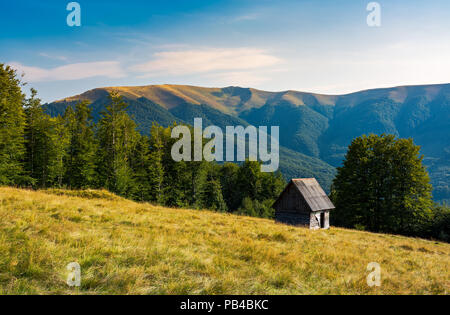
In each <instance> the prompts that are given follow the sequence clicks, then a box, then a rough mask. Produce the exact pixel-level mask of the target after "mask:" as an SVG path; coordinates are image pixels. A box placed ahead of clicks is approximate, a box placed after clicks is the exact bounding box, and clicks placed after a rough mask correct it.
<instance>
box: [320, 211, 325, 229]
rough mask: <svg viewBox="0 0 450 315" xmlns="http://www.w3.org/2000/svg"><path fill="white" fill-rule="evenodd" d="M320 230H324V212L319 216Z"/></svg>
mask: <svg viewBox="0 0 450 315" xmlns="http://www.w3.org/2000/svg"><path fill="white" fill-rule="evenodd" d="M320 228H321V229H324V228H325V212H322V213H321V214H320Z"/></svg>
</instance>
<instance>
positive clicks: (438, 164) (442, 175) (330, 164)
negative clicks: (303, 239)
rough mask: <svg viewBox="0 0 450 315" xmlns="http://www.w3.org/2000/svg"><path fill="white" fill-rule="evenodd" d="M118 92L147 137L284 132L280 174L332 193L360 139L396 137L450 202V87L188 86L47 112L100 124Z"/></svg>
mask: <svg viewBox="0 0 450 315" xmlns="http://www.w3.org/2000/svg"><path fill="white" fill-rule="evenodd" d="M111 91H118V92H119V93H120V94H121V95H122V96H123V97H124V100H125V101H126V102H127V103H128V104H129V107H128V112H129V114H130V115H131V116H132V117H133V118H134V119H135V121H136V122H137V123H138V124H139V126H140V129H141V131H142V132H148V131H149V130H150V127H151V124H152V122H153V121H156V122H158V123H159V124H161V125H164V126H167V125H170V124H172V123H173V122H175V121H177V122H181V123H188V124H193V119H194V118H195V117H201V118H203V124H204V126H207V125H211V124H213V125H216V126H219V127H221V128H224V127H225V126H234V125H248V124H251V125H255V126H280V145H281V147H280V170H281V172H282V173H283V174H284V176H285V177H286V179H290V178H293V177H316V178H318V180H319V182H320V183H321V185H322V186H324V188H325V189H329V187H330V184H331V181H332V179H333V177H334V174H335V168H336V167H337V166H339V165H340V164H341V162H342V160H343V158H344V156H345V153H346V151H347V147H348V145H349V144H350V142H351V141H352V139H354V138H355V137H358V136H360V135H363V134H370V133H374V134H382V133H388V134H394V135H396V136H398V137H402V138H413V139H414V141H415V143H416V144H418V145H420V146H421V152H422V154H423V155H424V163H425V165H426V166H427V168H428V171H429V173H430V177H431V181H432V184H433V187H434V192H433V195H434V198H435V200H436V201H450V84H439V85H421V86H401V87H393V88H383V89H373V90H366V91H360V92H356V93H351V94H345V95H323V94H315V93H306V92H298V91H284V92H267V91H261V90H257V89H252V88H241V87H226V88H203V87H195V86H185V85H151V86H139V87H107V88H96V89H93V90H90V91H87V92H85V93H83V94H81V95H77V96H72V97H67V98H65V99H63V100H59V101H56V102H53V103H50V104H45V108H46V111H47V112H48V113H49V114H51V115H52V116H56V115H60V114H62V113H64V110H65V109H66V107H67V106H73V105H74V104H76V103H77V102H79V101H81V100H88V101H90V102H91V103H92V104H91V106H92V109H93V116H94V119H95V120H98V119H99V117H100V113H101V111H102V110H103V109H104V108H105V105H106V104H107V102H108V95H109V93H110V92H111Z"/></svg>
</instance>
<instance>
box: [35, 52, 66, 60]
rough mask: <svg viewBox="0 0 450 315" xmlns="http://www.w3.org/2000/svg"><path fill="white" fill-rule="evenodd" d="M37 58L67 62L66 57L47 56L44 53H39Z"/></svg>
mask: <svg viewBox="0 0 450 315" xmlns="http://www.w3.org/2000/svg"><path fill="white" fill-rule="evenodd" d="M39 56H41V57H45V58H48V59H54V60H60V61H67V57H65V56H56V55H52V54H47V53H44V52H41V53H40V54H39Z"/></svg>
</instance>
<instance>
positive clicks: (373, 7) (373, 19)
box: [367, 2, 381, 27]
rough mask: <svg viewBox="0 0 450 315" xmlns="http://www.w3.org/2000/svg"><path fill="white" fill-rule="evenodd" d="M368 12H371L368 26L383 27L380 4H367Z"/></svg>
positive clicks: (368, 17)
mask: <svg viewBox="0 0 450 315" xmlns="http://www.w3.org/2000/svg"><path fill="white" fill-rule="evenodd" d="M367 11H370V13H369V15H368V16H367V25H368V26H370V27H380V26H381V5H380V4H379V3H378V2H370V3H369V4H367Z"/></svg>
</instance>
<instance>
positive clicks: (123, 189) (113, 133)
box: [97, 92, 140, 196]
mask: <svg viewBox="0 0 450 315" xmlns="http://www.w3.org/2000/svg"><path fill="white" fill-rule="evenodd" d="M109 99H110V104H109V105H108V106H107V107H106V110H105V111H103V112H102V113H101V115H102V117H101V119H100V121H99V123H98V133H97V136H98V140H99V151H98V161H97V163H98V176H99V179H100V183H101V185H102V186H104V187H105V188H107V189H109V190H111V191H112V192H115V193H118V194H120V195H122V196H131V195H133V194H134V191H135V189H136V187H135V182H134V178H133V170H132V167H131V161H130V159H131V156H132V155H133V152H134V150H135V147H136V144H137V143H138V140H139V137H140V135H139V132H138V131H137V126H136V123H135V122H134V121H133V120H132V119H131V118H130V117H129V116H128V114H127V113H126V108H127V104H126V103H125V102H124V101H123V98H122V96H121V95H120V94H118V93H117V92H112V93H111V94H110V98H109Z"/></svg>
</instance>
